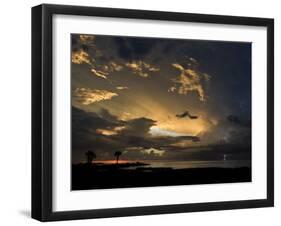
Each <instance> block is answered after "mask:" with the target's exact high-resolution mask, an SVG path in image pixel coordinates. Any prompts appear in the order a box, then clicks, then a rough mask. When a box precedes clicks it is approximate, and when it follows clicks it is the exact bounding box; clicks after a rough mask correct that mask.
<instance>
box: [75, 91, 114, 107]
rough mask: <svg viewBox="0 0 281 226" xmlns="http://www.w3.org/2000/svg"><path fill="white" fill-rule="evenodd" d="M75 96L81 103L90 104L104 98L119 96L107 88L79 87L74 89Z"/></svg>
mask: <svg viewBox="0 0 281 226" xmlns="http://www.w3.org/2000/svg"><path fill="white" fill-rule="evenodd" d="M73 96H74V97H75V99H76V100H77V101H78V102H80V103H81V104H83V105H89V104H92V103H95V102H99V101H103V100H110V99H112V98H113V97H115V96H118V94H117V93H113V92H110V91H107V90H99V89H89V88H77V89H75V90H74V95H73Z"/></svg>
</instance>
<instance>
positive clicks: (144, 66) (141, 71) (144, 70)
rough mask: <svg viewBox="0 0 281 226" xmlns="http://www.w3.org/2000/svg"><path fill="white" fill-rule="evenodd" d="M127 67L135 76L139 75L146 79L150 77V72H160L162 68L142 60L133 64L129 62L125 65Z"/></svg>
mask: <svg viewBox="0 0 281 226" xmlns="http://www.w3.org/2000/svg"><path fill="white" fill-rule="evenodd" d="M125 65H126V67H127V68H128V69H130V70H131V71H132V72H133V73H134V74H137V75H139V76H141V77H144V78H146V77H148V76H149V73H150V72H156V71H159V70H160V68H158V67H156V66H153V65H151V64H149V63H146V62H144V61H141V60H134V61H132V62H127V63H125Z"/></svg>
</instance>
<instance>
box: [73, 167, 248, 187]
mask: <svg viewBox="0 0 281 226" xmlns="http://www.w3.org/2000/svg"><path fill="white" fill-rule="evenodd" d="M130 164H131V163H130ZM145 165H147V164H144V163H132V164H131V165H128V163H127V164H126V165H124V164H119V165H118V166H117V165H115V164H112V165H87V164H78V165H72V190H89V189H109V188H130V187H154V186H172V185H174V186H175V185H194V184H216V183H237V182H251V178H252V175H251V168H250V167H240V168H189V169H173V168H166V167H165V168H164V167H163V168H152V167H144V166H145ZM131 166H134V167H136V168H134V169H130V168H129V167H131Z"/></svg>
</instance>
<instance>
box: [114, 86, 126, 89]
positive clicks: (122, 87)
mask: <svg viewBox="0 0 281 226" xmlns="http://www.w3.org/2000/svg"><path fill="white" fill-rule="evenodd" d="M116 89H118V90H124V89H129V88H128V87H127V86H117V87H116Z"/></svg>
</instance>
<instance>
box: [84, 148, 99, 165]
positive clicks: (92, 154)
mask: <svg viewBox="0 0 281 226" xmlns="http://www.w3.org/2000/svg"><path fill="white" fill-rule="evenodd" d="M85 155H86V157H87V163H88V164H91V163H92V161H93V160H94V159H95V158H96V157H97V156H96V154H95V152H93V151H90V150H89V151H87V152H86V153H85Z"/></svg>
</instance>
